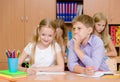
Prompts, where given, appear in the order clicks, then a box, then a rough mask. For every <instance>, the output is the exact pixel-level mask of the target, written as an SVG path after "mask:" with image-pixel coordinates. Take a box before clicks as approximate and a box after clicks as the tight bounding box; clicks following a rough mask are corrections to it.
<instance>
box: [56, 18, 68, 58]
mask: <svg viewBox="0 0 120 82" xmlns="http://www.w3.org/2000/svg"><path fill="white" fill-rule="evenodd" d="M55 24H56V27H57V29H56V37H55V39H56V41H57V43H58V44H59V45H60V47H61V51H62V54H63V57H65V55H66V54H65V50H66V41H65V37H66V32H65V27H64V26H65V25H64V21H63V20H61V19H56V20H55Z"/></svg>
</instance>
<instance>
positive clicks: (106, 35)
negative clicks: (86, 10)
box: [93, 13, 110, 48]
mask: <svg viewBox="0 0 120 82" xmlns="http://www.w3.org/2000/svg"><path fill="white" fill-rule="evenodd" d="M93 19H94V22H95V23H97V22H100V21H101V20H103V21H105V22H106V25H105V28H104V30H103V31H102V32H101V33H100V34H101V39H102V40H103V42H104V47H105V48H108V42H109V39H110V38H109V33H108V21H107V17H106V16H105V15H103V13H96V14H94V16H93ZM94 29H95V27H94ZM94 31H95V30H94Z"/></svg>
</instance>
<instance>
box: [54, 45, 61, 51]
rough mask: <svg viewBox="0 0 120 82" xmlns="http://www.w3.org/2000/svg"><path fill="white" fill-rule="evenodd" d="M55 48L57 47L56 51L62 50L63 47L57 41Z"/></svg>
mask: <svg viewBox="0 0 120 82" xmlns="http://www.w3.org/2000/svg"><path fill="white" fill-rule="evenodd" d="M55 49H56V52H57V53H58V52H60V51H61V48H60V46H59V45H58V43H55Z"/></svg>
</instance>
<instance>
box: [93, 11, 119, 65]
mask: <svg viewBox="0 0 120 82" xmlns="http://www.w3.org/2000/svg"><path fill="white" fill-rule="evenodd" d="M93 19H94V22H95V26H94V32H93V33H94V34H95V35H97V36H99V37H100V38H101V39H102V40H103V42H104V47H105V49H106V53H105V55H106V56H107V59H108V57H110V58H112V57H115V56H117V52H116V50H115V47H114V45H113V43H112V41H111V38H110V35H109V33H108V31H109V29H108V22H107V17H106V16H105V15H104V14H103V13H96V14H94V16H93ZM112 61H113V60H112ZM113 65H114V64H113Z"/></svg>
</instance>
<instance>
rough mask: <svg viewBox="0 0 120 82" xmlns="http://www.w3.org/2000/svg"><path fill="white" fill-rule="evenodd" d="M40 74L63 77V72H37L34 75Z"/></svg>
mask: <svg viewBox="0 0 120 82" xmlns="http://www.w3.org/2000/svg"><path fill="white" fill-rule="evenodd" d="M40 74H55V75H64V74H65V72H37V73H36V75H40Z"/></svg>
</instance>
